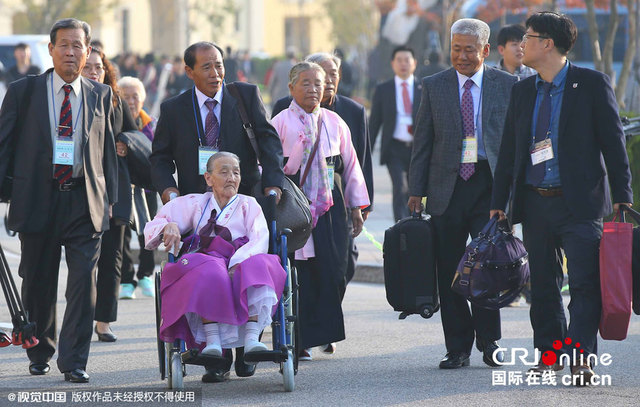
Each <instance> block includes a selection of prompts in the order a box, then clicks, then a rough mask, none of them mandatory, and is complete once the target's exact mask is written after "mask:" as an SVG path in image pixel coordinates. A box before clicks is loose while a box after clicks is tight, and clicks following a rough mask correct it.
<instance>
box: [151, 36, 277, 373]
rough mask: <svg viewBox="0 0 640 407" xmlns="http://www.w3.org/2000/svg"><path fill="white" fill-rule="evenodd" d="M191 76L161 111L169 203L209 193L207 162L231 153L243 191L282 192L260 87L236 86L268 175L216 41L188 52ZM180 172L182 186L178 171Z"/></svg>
mask: <svg viewBox="0 0 640 407" xmlns="http://www.w3.org/2000/svg"><path fill="white" fill-rule="evenodd" d="M184 63H185V65H186V66H185V70H186V73H187V76H188V77H189V78H190V79H191V80H193V83H194V85H195V86H194V87H193V88H192V89H190V90H188V91H186V92H184V93H182V94H181V95H178V96H175V97H173V98H171V99H169V100H167V101H165V102H164V103H162V106H161V107H160V118H159V119H158V125H157V127H156V132H155V138H154V139H153V148H152V153H151V169H152V174H151V175H152V180H153V184H154V186H155V188H156V190H157V191H159V192H160V193H161V194H162V201H163V202H164V203H166V202H167V201H169V200H170V199H171V198H172V197H175V196H178V195H186V194H190V193H203V192H205V191H206V185H205V182H204V177H203V176H202V174H203V173H204V171H205V169H206V162H207V160H208V159H209V157H210V156H211V155H213V154H214V153H215V152H216V151H229V152H232V153H234V154H236V155H237V156H238V157H240V172H241V175H242V182H241V184H240V188H239V191H238V192H239V193H242V194H247V195H251V192H252V189H253V187H254V186H255V185H256V184H257V183H259V182H260V181H262V189H263V192H264V194H265V195H266V194H268V193H269V192H270V191H275V192H276V194H277V195H278V199H279V198H280V195H281V194H282V191H281V188H282V181H283V177H284V172H283V171H282V144H280V138H279V137H278V134H277V133H276V131H275V129H274V128H273V126H271V123H269V120H268V119H267V117H266V112H265V109H264V106H263V104H262V99H261V98H260V93H259V91H258V88H257V87H256V86H255V85H250V84H247V83H242V82H235V83H234V85H235V86H236V89H237V91H238V93H239V95H240V96H241V98H242V101H243V103H244V106H245V108H246V111H247V114H248V116H249V120H250V122H251V125H252V126H253V130H254V132H255V134H256V139H257V143H258V147H259V149H260V158H261V163H260V164H261V165H262V174H260V171H259V169H258V162H257V159H256V155H255V152H254V150H253V148H252V147H251V144H250V142H249V137H248V136H247V134H246V132H245V131H244V128H243V124H242V119H241V117H240V113H239V107H238V103H240V101H239V100H238V99H236V97H234V96H233V95H232V94H231V92H230V91H229V90H228V89H227V86H226V85H225V84H224V76H225V70H224V62H223V52H222V49H220V47H218V46H217V45H215V44H213V43H211V42H198V43H195V44H193V45H191V46H189V47H188V48H187V49H186V50H185V52H184ZM176 169H177V171H178V184H177V185H176V182H175V179H174V178H173V173H174V172H175V171H176ZM230 353H231V352H230V351H227V352H226V356H227V358H228V359H229V360H230V361H229V365H228V366H227V367H226V368H224V369H214V368H208V369H207V374H205V375H204V376H203V377H202V380H203V381H204V382H221V381H224V380H225V379H226V377H227V376H228V374H229V372H228V371H229V368H230V366H231V355H230ZM243 353H244V352H243V349H242V348H238V349H237V351H236V363H235V369H236V374H237V375H238V376H242V377H246V376H251V375H253V374H254V372H255V365H247V364H246V363H244V359H243V357H242V356H243Z"/></svg>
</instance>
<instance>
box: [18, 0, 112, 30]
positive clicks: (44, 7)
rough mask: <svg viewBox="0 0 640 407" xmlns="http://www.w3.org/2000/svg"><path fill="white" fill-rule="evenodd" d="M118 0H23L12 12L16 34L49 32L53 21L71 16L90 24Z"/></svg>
mask: <svg viewBox="0 0 640 407" xmlns="http://www.w3.org/2000/svg"><path fill="white" fill-rule="evenodd" d="M118 3H119V0H39V1H38V0H23V1H22V7H21V9H20V11H18V12H17V13H16V14H14V18H13V31H14V33H16V34H49V31H50V30H51V26H53V23H55V22H56V21H58V20H59V19H61V18H68V17H73V18H77V19H80V20H84V21H86V22H88V23H89V24H91V23H92V22H94V21H95V20H96V16H100V15H101V13H103V12H104V11H106V10H107V9H109V8H112V7H114V6H115V5H116V4H118Z"/></svg>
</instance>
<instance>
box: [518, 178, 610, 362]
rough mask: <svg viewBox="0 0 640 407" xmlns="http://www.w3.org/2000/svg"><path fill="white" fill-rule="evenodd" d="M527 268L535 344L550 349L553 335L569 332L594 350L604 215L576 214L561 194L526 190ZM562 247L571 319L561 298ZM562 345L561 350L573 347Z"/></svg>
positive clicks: (561, 336) (558, 337) (559, 337)
mask: <svg viewBox="0 0 640 407" xmlns="http://www.w3.org/2000/svg"><path fill="white" fill-rule="evenodd" d="M522 231H523V235H524V244H525V247H526V248H527V251H528V252H529V268H530V271H531V311H530V316H531V325H532V327H533V345H534V346H535V347H536V348H537V349H540V351H541V353H542V352H545V351H548V350H549V351H552V350H553V348H552V344H553V342H554V341H555V340H560V341H563V340H564V339H565V338H566V337H570V338H571V339H572V340H573V343H576V342H579V343H580V348H581V349H584V350H585V352H588V353H596V352H597V350H598V349H597V338H596V335H597V333H598V324H599V322H600V312H601V307H602V305H601V298H600V273H599V248H600V238H601V237H602V219H592V220H578V219H576V218H575V217H574V216H573V214H572V213H571V211H570V210H569V208H568V207H567V205H566V203H565V201H564V198H563V197H561V196H559V197H546V198H545V197H542V196H540V195H539V194H538V193H537V192H535V191H531V190H527V191H526V192H525V196H524V217H523V222H522ZM563 251H564V255H565V256H566V257H567V269H568V272H569V293H570V295H571V301H570V302H569V318H570V324H569V329H568V330H567V321H566V318H565V315H564V307H563V303H562V295H561V291H560V290H561V288H562V277H563V275H562V262H563V256H562V255H563ZM572 348H573V346H566V348H565V349H564V350H563V351H564V352H571V353H573V352H572V350H571V349H572Z"/></svg>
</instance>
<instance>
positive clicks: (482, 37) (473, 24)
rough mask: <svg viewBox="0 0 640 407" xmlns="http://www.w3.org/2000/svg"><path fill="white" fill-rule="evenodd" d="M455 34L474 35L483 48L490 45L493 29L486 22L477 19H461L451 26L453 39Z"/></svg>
mask: <svg viewBox="0 0 640 407" xmlns="http://www.w3.org/2000/svg"><path fill="white" fill-rule="evenodd" d="M454 34H460V35H473V36H474V37H476V38H477V39H478V43H480V45H482V46H483V47H484V46H485V45H487V44H488V43H489V35H490V34H491V29H490V28H489V25H488V24H487V23H485V22H484V21H481V20H477V19H475V18H461V19H460V20H458V21H456V22H455V23H453V25H452V26H451V39H452V40H453V35H454Z"/></svg>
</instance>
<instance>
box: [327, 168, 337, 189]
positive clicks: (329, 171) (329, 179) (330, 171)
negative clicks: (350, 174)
mask: <svg viewBox="0 0 640 407" xmlns="http://www.w3.org/2000/svg"><path fill="white" fill-rule="evenodd" d="M335 171H336V168H335V164H334V163H329V164H327V182H328V183H329V189H331V190H333V176H334V174H335Z"/></svg>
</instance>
